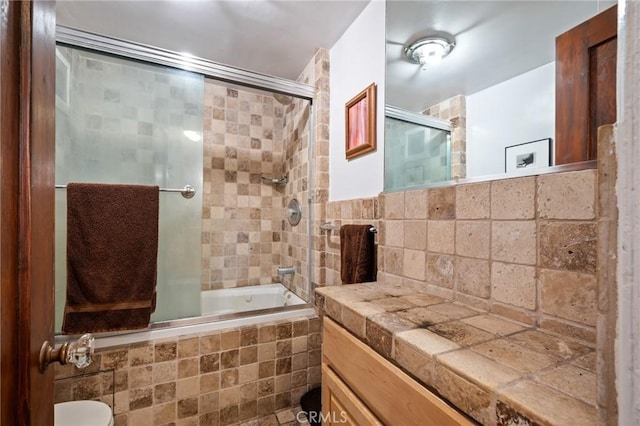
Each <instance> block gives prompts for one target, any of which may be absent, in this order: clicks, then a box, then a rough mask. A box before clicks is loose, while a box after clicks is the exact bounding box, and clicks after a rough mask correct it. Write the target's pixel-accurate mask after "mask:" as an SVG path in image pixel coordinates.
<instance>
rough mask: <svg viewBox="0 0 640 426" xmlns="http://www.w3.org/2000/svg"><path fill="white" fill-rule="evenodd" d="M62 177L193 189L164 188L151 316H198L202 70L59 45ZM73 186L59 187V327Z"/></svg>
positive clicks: (58, 162) (59, 161)
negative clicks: (188, 193) (190, 192)
mask: <svg viewBox="0 0 640 426" xmlns="http://www.w3.org/2000/svg"><path fill="white" fill-rule="evenodd" d="M57 58H58V61H57V72H56V86H57V87H58V88H60V89H59V90H57V92H58V93H57V96H56V184H59V185H65V184H67V183H69V182H92V183H123V184H141V185H158V186H160V187H163V188H182V187H184V186H185V185H187V184H189V185H192V186H194V187H195V189H196V196H195V197H194V198H191V199H185V198H183V197H182V196H181V195H180V194H179V193H173V192H161V193H160V210H159V242H158V280H157V308H156V312H155V313H154V315H153V316H152V321H159V320H166V319H175V318H183V317H190V316H197V315H199V314H200V274H201V268H200V266H201V260H200V259H201V255H200V251H201V245H200V240H201V228H202V219H201V213H202V173H203V168H202V161H203V160H202V158H203V149H202V134H203V124H202V123H203V99H204V78H203V77H202V76H200V75H197V74H193V73H188V72H185V71H178V70H173V69H169V68H164V67H161V66H156V65H148V64H143V63H139V62H136V61H131V60H126V59H121V58H117V57H113V56H109V55H103V54H99V53H95V52H90V51H86V50H80V49H75V48H68V47H63V46H58V47H57ZM65 254H66V192H65V191H64V190H62V189H58V190H57V191H56V330H60V328H61V323H62V313H63V309H64V302H65V293H66V258H65V257H66V256H65Z"/></svg>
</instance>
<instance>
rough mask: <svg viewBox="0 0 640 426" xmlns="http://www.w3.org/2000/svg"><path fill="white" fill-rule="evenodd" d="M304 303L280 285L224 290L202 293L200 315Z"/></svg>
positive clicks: (258, 309) (234, 312)
mask: <svg viewBox="0 0 640 426" xmlns="http://www.w3.org/2000/svg"><path fill="white" fill-rule="evenodd" d="M305 303H306V302H305V301H304V300H302V299H301V298H299V297H298V296H297V295H296V294H295V293H294V292H292V291H290V290H289V289H287V288H286V287H285V286H283V285H282V284H265V285H257V286H251V287H237V288H225V289H221V290H209V291H203V292H202V315H227V314H237V313H240V312H248V311H260V310H263V309H272V308H279V307H284V306H292V305H303V304H305Z"/></svg>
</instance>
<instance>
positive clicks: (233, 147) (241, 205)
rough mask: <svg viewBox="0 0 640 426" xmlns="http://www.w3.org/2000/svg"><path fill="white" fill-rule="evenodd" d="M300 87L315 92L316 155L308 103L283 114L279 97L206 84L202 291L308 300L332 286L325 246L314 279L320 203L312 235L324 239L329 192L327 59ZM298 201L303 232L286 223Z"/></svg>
mask: <svg viewBox="0 0 640 426" xmlns="http://www.w3.org/2000/svg"><path fill="white" fill-rule="evenodd" d="M298 81H300V82H302V83H306V84H311V85H315V87H316V98H315V100H314V106H313V108H314V112H313V114H314V121H313V122H314V128H313V129H311V132H312V134H313V138H314V144H313V153H311V154H309V152H308V151H309V148H310V143H309V124H310V121H309V118H310V114H311V108H310V103H309V102H308V101H304V100H300V99H295V98H294V99H293V101H292V102H291V103H290V104H289V105H282V104H280V103H279V102H277V101H276V100H275V99H274V98H273V97H272V96H270V95H256V94H254V93H250V92H248V91H243V90H241V89H230V88H227V87H225V86H224V85H222V84H221V83H217V82H215V81H212V80H205V108H204V116H205V117H204V118H205V120H204V197H203V214H202V217H203V225H202V229H203V232H202V286H201V287H202V290H213V289H218V288H228V287H241V286H247V285H258V284H270V283H272V282H282V283H283V284H284V285H285V286H286V287H287V288H289V289H291V290H293V291H294V292H295V293H296V294H297V295H299V296H300V297H302V298H303V299H305V300H309V297H310V293H309V291H310V289H309V288H308V286H307V282H308V281H309V280H311V281H312V282H313V283H314V284H315V285H317V284H318V283H321V284H323V283H324V276H323V274H322V273H323V270H322V268H323V266H322V259H323V255H322V254H321V253H322V251H323V247H322V246H319V245H318V243H319V242H321V241H322V240H320V239H317V238H316V237H314V245H313V248H312V253H311V256H312V264H313V269H312V278H311V279H310V277H308V275H309V273H308V257H309V253H308V240H309V234H308V220H309V215H310V212H309V204H307V200H308V199H309V198H311V208H312V209H313V220H314V225H313V229H318V227H319V224H320V223H321V219H322V218H323V217H324V204H325V202H326V200H327V198H328V196H327V193H328V187H329V174H328V171H329V161H328V156H329V136H328V117H329V114H328V110H329V89H328V87H329V54H328V51H327V50H326V49H319V50H318V51H317V52H316V55H315V56H314V58H313V59H312V60H311V61H310V62H309V65H308V66H307V67H306V68H305V70H304V71H303V72H302V73H301V75H300V77H299V78H298ZM310 158H312V159H313V160H312V161H313V164H310ZM310 167H313V170H314V173H313V176H312V178H311V179H312V181H311V182H309V168H310ZM284 175H286V176H287V177H288V179H289V182H288V183H287V184H286V185H284V186H279V185H270V184H266V183H264V182H262V181H261V179H260V177H261V176H265V177H281V176H284ZM221 182H224V184H221ZM311 190H313V193H311V194H310V191H311ZM293 198H296V199H298V200H299V201H300V203H301V206H302V221H301V222H300V223H299V224H298V225H296V226H291V225H290V224H289V222H288V221H287V219H286V206H287V204H288V203H289V201H290V200H291V199H293ZM278 266H294V267H295V274H293V275H285V276H278V275H277V267H278Z"/></svg>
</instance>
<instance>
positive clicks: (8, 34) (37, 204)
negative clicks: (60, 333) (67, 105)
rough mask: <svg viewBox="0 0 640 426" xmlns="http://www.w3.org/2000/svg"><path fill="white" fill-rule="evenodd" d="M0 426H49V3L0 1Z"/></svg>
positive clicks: (52, 34)
mask: <svg viewBox="0 0 640 426" xmlns="http://www.w3.org/2000/svg"><path fill="white" fill-rule="evenodd" d="M0 81H1V85H0V95H1V96H0V279H1V281H0V319H1V321H2V327H1V329H0V351H1V353H0V383H1V385H0V402H1V403H0V424H2V425H7V426H9V425H35V426H46V425H52V424H53V371H52V370H53V369H52V368H49V369H48V371H47V372H46V373H45V374H42V373H40V371H39V367H38V354H39V351H40V347H41V345H42V343H43V341H45V340H48V341H52V339H53V323H54V318H53V317H54V314H53V312H54V305H53V303H54V302H53V298H54V288H53V286H54V273H53V261H54V228H53V226H54V180H53V179H54V144H55V136H54V135H55V120H54V114H55V3H54V2H44V1H39V0H35V1H33V2H30V1H22V2H19V1H13V0H0Z"/></svg>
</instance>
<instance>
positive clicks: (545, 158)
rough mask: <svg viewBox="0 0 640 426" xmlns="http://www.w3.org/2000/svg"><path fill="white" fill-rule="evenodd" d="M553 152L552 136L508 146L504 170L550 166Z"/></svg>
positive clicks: (513, 170) (508, 171)
mask: <svg viewBox="0 0 640 426" xmlns="http://www.w3.org/2000/svg"><path fill="white" fill-rule="evenodd" d="M552 152H553V146H552V141H551V138H546V139H539V140H535V141H531V142H525V143H521V144H517V145H511V146H507V147H505V149H504V171H505V172H506V173H510V172H518V171H522V170H531V169H538V168H545V167H549V166H551V165H552Z"/></svg>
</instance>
